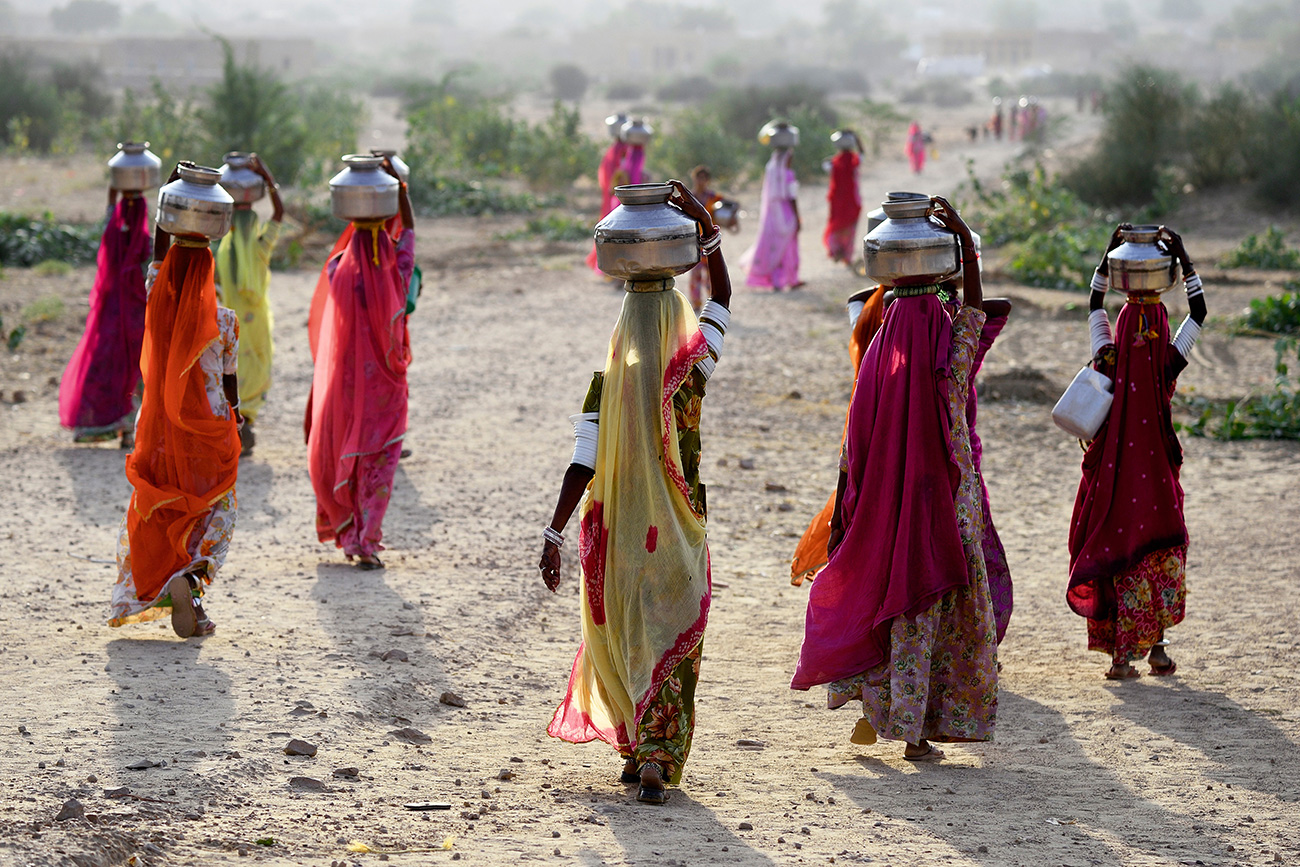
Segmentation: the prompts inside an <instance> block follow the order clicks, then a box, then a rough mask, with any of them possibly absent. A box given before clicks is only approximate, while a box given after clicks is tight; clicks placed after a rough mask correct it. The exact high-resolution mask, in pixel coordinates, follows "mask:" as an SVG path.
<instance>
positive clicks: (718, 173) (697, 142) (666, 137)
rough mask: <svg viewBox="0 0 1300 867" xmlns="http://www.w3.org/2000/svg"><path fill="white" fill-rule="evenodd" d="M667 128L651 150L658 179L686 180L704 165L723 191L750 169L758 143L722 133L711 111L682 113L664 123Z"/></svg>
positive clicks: (730, 132) (686, 111)
mask: <svg viewBox="0 0 1300 867" xmlns="http://www.w3.org/2000/svg"><path fill="white" fill-rule="evenodd" d="M666 127H667V129H666V130H665V131H664V134H663V135H661V136H660V137H659V139H658V140H657V141H656V142H655V143H654V146H653V148H652V149H651V150H650V160H651V164H652V165H653V167H654V171H655V174H657V175H661V176H663V177H672V178H680V179H682V180H687V179H688V176H689V174H690V171H691V169H693V168H694V167H695V166H698V165H701V164H703V165H706V166H708V167H709V170H710V171H711V172H712V173H713V178H714V180H715V181H716V183H717V184H718V185H719V186H722V187H725V186H726V185H727V184H729V183H731V182H732V181H735V180H737V179H738V178H740V177H741V176H742V175H743V174H745V173H746V171H747V170H749V169H751V168H752V167H753V164H754V159H755V157H754V153H755V152H756V151H757V150H758V143H757V142H756V141H752V140H747V139H743V138H740V137H739V136H738V135H736V134H735V133H734V132H732V131H730V130H727V129H724V128H723V126H722V124H721V123H720V122H719V120H718V115H717V113H716V112H714V111H710V110H708V109H703V108H686V109H682V110H681V111H679V112H677V113H676V114H673V115H671V116H670V117H669V118H668V119H667V124H666Z"/></svg>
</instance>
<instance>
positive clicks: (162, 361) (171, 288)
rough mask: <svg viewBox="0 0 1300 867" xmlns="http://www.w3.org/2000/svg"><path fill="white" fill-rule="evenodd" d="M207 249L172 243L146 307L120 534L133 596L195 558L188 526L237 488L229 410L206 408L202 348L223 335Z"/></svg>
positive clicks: (152, 589)
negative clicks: (140, 397)
mask: <svg viewBox="0 0 1300 867" xmlns="http://www.w3.org/2000/svg"><path fill="white" fill-rule="evenodd" d="M212 272H213V267H212V253H211V252H210V251H209V250H208V249H207V248H192V247H185V246H182V245H181V244H173V245H172V247H171V249H170V250H168V252H167V256H166V258H164V259H163V262H162V266H161V267H160V268H159V270H158V276H157V278H156V279H155V280H154V284H153V290H152V291H151V292H150V294H149V303H148V307H147V308H146V312H145V335H144V347H143V351H142V353H141V356H140V368H141V372H142V374H143V376H144V401H143V403H142V404H141V406H140V416H139V418H138V420H137V421H136V442H135V451H133V452H132V453H131V455H130V456H129V457H128V458H127V459H126V477H127V479H128V480H129V481H130V482H131V485H132V487H134V489H135V490H134V492H133V493H132V495H131V506H130V509H129V511H128V512H127V534H128V537H129V539H130V545H131V557H132V561H133V564H134V567H133V568H134V575H135V588H136V595H137V597H138V598H139V599H141V600H143V601H152V600H153V599H155V598H157V596H158V593H159V591H161V590H162V588H163V586H164V585H165V584H166V582H167V581H168V580H169V579H170V578H171V577H172V575H174V574H175V573H176V572H177V571H178V570H180V569H183V568H185V567H186V566H187V565H188V564H189V563H191V562H192V560H193V555H192V553H191V551H190V550H189V540H190V534H191V532H192V531H193V530H194V528H195V526H196V524H197V523H198V522H199V520H201V519H202V518H203V517H204V516H205V515H206V514H207V513H208V511H209V510H210V509H211V508H212V506H213V504H215V503H216V502H217V501H219V500H220V499H221V498H223V497H224V496H226V494H228V493H229V492H230V491H231V490H232V489H233V488H234V486H235V479H236V476H237V475H238V472H239V435H238V431H237V430H236V426H235V420H234V417H233V416H226V417H224V418H218V417H216V416H214V415H213V413H212V404H211V403H210V402H209V400H208V394H207V385H206V381H205V376H204V373H203V370H202V368H201V367H200V366H199V364H198V361H199V356H201V355H202V354H203V352H204V350H205V349H207V348H208V347H209V346H211V345H212V344H213V343H215V342H217V341H218V340H220V332H219V328H218V324H217V293H216V290H215V288H214V287H213V280H212Z"/></svg>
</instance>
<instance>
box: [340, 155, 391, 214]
mask: <svg viewBox="0 0 1300 867" xmlns="http://www.w3.org/2000/svg"><path fill="white" fill-rule="evenodd" d="M383 164H384V159H383V157H377V156H373V155H371V154H348V155H346V156H344V157H343V165H344V166H346V168H344V169H343V171H341V172H339V173H338V174H337V175H335V176H334V177H332V178H330V206H331V208H332V209H333V211H334V216H336V217H338V218H339V219H340V220H387V219H388V218H389V217H391V216H393V215H395V214H396V213H397V211H398V204H397V199H398V197H397V192H398V188H399V186H400V185H399V184H398V182H397V178H395V177H393V176H392V175H390V174H388V172H386V171H384V170H383V169H382V168H381V166H383Z"/></svg>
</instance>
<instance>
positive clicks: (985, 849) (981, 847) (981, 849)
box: [975, 843, 989, 854]
mask: <svg viewBox="0 0 1300 867" xmlns="http://www.w3.org/2000/svg"><path fill="white" fill-rule="evenodd" d="M975 851H976V852H979V853H980V854H985V853H987V852H988V851H989V847H988V846H985V845H984V844H983V843H981V844H980V845H978V846H976V847H975Z"/></svg>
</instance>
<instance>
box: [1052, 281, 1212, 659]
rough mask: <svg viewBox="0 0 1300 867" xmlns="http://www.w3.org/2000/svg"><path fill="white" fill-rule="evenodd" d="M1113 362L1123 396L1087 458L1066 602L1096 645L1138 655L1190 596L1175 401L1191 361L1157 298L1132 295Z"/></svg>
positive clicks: (1110, 368)
mask: <svg viewBox="0 0 1300 867" xmlns="http://www.w3.org/2000/svg"><path fill="white" fill-rule="evenodd" d="M1114 359H1115V360H1114V361H1113V362H1110V361H1109V360H1107V361H1106V362H1105V363H1103V364H1102V365H1100V366H1099V368H1098V369H1099V370H1100V371H1101V372H1102V373H1104V374H1106V375H1107V376H1110V377H1111V378H1112V379H1113V380H1114V382H1115V400H1114V403H1112V404H1111V409H1110V415H1109V416H1108V418H1107V420H1106V422H1105V424H1104V425H1103V426H1102V428H1101V430H1100V431H1098V432H1097V438H1096V439H1094V440H1093V441H1092V442H1091V443H1090V444H1089V445H1088V450H1087V452H1086V453H1085V454H1084V456H1083V479H1082V480H1081V481H1080V483H1079V493H1078V495H1077V497H1076V498H1075V502H1074V516H1073V518H1072V519H1071V522H1070V584H1069V590H1068V591H1067V593H1066V600H1067V601H1068V603H1069V605H1070V609H1071V610H1072V611H1074V613H1075V614H1078V615H1080V616H1082V617H1086V618H1087V619H1088V646H1089V649H1091V650H1099V651H1102V652H1105V653H1110V654H1112V657H1113V658H1116V659H1117V658H1119V657H1121V656H1123V657H1125V658H1126V659H1129V660H1132V659H1141V658H1142V657H1144V656H1146V654H1147V652H1148V651H1149V650H1150V649H1151V647H1152V645H1153V644H1154V643H1155V642H1156V641H1158V640H1159V639H1160V635H1161V633H1162V632H1163V630H1164V629H1166V628H1168V627H1171V626H1173V625H1175V624H1177V623H1179V622H1181V621H1182V619H1183V614H1184V600H1185V597H1186V588H1185V586H1184V574H1185V569H1186V562H1187V542H1188V537H1187V525H1186V524H1185V523H1184V521H1183V489H1182V486H1181V485H1180V484H1179V481H1178V472H1179V468H1180V467H1181V466H1182V462H1183V452H1182V447H1181V446H1180V445H1179V444H1178V437H1177V435H1176V434H1175V433H1174V427H1173V421H1172V419H1171V418H1170V406H1169V405H1170V401H1171V400H1172V398H1173V394H1174V386H1175V383H1176V381H1177V376H1178V373H1179V372H1180V371H1181V370H1182V368H1183V367H1184V366H1185V365H1186V361H1184V360H1183V357H1182V356H1181V355H1179V354H1178V350H1176V349H1175V348H1174V347H1173V346H1172V345H1171V344H1170V342H1169V314H1168V312H1167V311H1166V310H1165V306H1164V304H1162V303H1161V302H1160V300H1159V298H1158V297H1155V296H1150V297H1148V298H1146V299H1144V300H1141V299H1139V298H1138V297H1137V296H1129V303H1127V304H1125V305H1124V310H1123V311H1122V312H1121V313H1120V316H1119V321H1118V323H1116V334H1115V345H1114Z"/></svg>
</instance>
